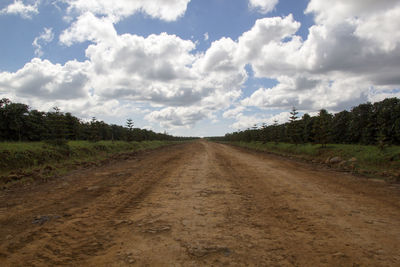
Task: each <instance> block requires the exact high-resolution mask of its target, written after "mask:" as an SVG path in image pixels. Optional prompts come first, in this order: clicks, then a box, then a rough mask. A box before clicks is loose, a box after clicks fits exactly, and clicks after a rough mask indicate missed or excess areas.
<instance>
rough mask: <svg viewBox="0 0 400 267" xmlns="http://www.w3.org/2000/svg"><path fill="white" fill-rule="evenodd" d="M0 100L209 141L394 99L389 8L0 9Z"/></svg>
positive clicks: (398, 19) (46, 0) (87, 1)
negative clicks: (293, 116)
mask: <svg viewBox="0 0 400 267" xmlns="http://www.w3.org/2000/svg"><path fill="white" fill-rule="evenodd" d="M0 40H1V42H0V98H9V99H10V100H11V101H12V102H20V103H25V104H28V105H29V106H30V107H31V108H32V109H38V110H42V111H51V110H52V108H53V107H55V106H57V107H59V108H60V109H61V111H63V112H71V113H72V114H73V115H75V116H77V117H79V118H81V119H83V120H90V119H91V118H92V117H96V118H97V119H98V120H102V121H105V122H107V123H110V124H119V125H124V124H125V123H126V120H127V119H128V118H131V119H132V120H133V121H134V123H135V126H136V127H140V128H146V129H151V130H154V131H156V132H164V131H166V132H168V133H170V134H173V135H179V136H218V135H224V134H225V133H228V132H233V131H237V130H243V129H246V128H248V127H252V126H254V125H261V124H263V123H266V124H272V123H273V121H274V120H278V122H279V123H284V122H286V121H287V120H288V117H289V112H290V110H291V109H292V107H295V108H296V109H297V110H298V111H300V114H303V113H309V114H312V115H313V114H316V112H318V110H320V109H322V108H324V109H327V110H328V111H329V112H333V113H334V112H339V111H341V110H344V109H347V110H348V109H351V108H352V107H354V106H357V105H358V104H360V103H365V102H368V101H369V102H376V101H380V100H383V99H384V98H387V97H400V1H398V0H381V1H376V0H333V1H326V0H309V1H308V0H118V1H110V0H2V1H1V2H0Z"/></svg>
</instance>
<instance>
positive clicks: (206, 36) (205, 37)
mask: <svg viewBox="0 0 400 267" xmlns="http://www.w3.org/2000/svg"><path fill="white" fill-rule="evenodd" d="M209 38H210V36H209V35H208V32H206V33H205V34H204V41H207V40H208V39H209Z"/></svg>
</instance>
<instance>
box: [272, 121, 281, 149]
mask: <svg viewBox="0 0 400 267" xmlns="http://www.w3.org/2000/svg"><path fill="white" fill-rule="evenodd" d="M272 139H273V140H274V141H275V144H278V142H279V125H278V120H277V119H275V120H274V124H273V125H272Z"/></svg>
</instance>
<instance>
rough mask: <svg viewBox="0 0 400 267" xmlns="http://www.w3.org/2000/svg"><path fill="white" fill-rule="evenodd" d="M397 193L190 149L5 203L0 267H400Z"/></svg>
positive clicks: (53, 184)
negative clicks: (62, 266) (61, 266)
mask: <svg viewBox="0 0 400 267" xmlns="http://www.w3.org/2000/svg"><path fill="white" fill-rule="evenodd" d="M399 203H400V187H399V184H398V183H387V182H384V181H382V180H376V179H365V178H363V177H360V176H354V175H352V174H351V173H345V172H339V171H337V170H334V169H328V168H325V167H324V168H321V166H320V165H318V164H310V163H307V162H303V161H299V160H291V159H287V158H285V157H282V156H277V155H274V154H270V153H260V152H257V151H254V150H250V149H245V148H240V147H235V146H230V145H226V144H219V143H212V142H207V141H195V142H185V143H181V144H178V145H173V146H164V147H161V148H159V149H154V150H146V151H143V152H140V153H134V154H132V153H131V154H125V156H124V157H120V158H118V160H112V161H107V162H103V163H102V164H101V165H99V166H96V165H93V166H90V167H88V168H84V169H79V170H75V171H72V172H69V173H68V174H67V175H61V176H59V177H58V178H57V179H51V180H49V181H48V182H46V183H34V184H32V185H30V186H29V187H26V186H15V187H10V188H7V189H4V190H2V191H0V226H1V227H0V266H27V265H29V266H60V265H67V266H399V265H400V253H399V251H400V205H399Z"/></svg>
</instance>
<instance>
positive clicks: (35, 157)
mask: <svg viewBox="0 0 400 267" xmlns="http://www.w3.org/2000/svg"><path fill="white" fill-rule="evenodd" d="M173 143H174V142H170V141H145V142H123V141H116V142H111V141H100V142H96V143H93V142H88V141H70V142H68V143H67V144H66V145H65V146H54V145H50V144H47V143H45V142H27V143H24V142H3V143H0V186H2V187H7V186H8V185H10V184H15V183H20V182H22V183H30V182H32V181H34V180H38V179H40V180H46V179H48V178H49V177H53V176H56V175H61V174H63V173H65V172H67V171H69V170H72V169H76V168H79V167H82V166H83V167H88V166H92V165H96V164H101V163H102V162H104V161H105V160H107V159H108V158H110V157H114V158H115V157H117V158H118V156H119V157H120V158H123V154H127V153H131V152H137V151H141V150H148V149H155V148H158V147H161V146H165V145H170V144H173Z"/></svg>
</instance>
